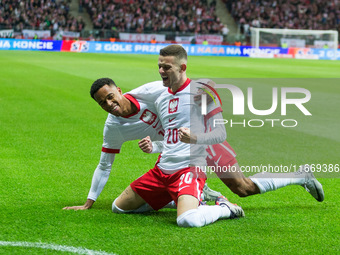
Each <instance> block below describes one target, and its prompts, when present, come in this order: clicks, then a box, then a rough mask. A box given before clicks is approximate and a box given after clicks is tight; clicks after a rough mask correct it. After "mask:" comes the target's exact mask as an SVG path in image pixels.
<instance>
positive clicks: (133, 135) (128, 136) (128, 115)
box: [64, 78, 221, 210]
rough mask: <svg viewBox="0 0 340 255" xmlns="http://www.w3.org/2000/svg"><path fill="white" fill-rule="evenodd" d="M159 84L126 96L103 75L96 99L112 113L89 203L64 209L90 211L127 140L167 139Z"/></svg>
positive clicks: (207, 191) (96, 84) (95, 90)
mask: <svg viewBox="0 0 340 255" xmlns="http://www.w3.org/2000/svg"><path fill="white" fill-rule="evenodd" d="M159 83H160V82H151V83H148V84H145V85H143V86H140V87H138V88H136V89H134V90H132V91H130V92H129V93H127V94H124V95H123V94H122V91H121V89H120V88H119V87H117V86H116V85H115V83H114V81H113V80H112V79H109V78H101V79H98V80H96V81H95V82H94V83H93V84H92V86H91V91H90V94H91V96H92V98H93V99H95V100H96V102H97V103H98V104H99V105H100V106H101V107H102V108H103V109H104V110H105V111H106V112H108V113H109V114H108V117H107V120H106V122H105V127H104V142H103V146H102V152H101V157H100V162H99V164H98V166H97V168H96V169H95V171H94V174H93V178H92V183H91V188H90V191H89V194H88V197H87V200H86V202H85V204H84V205H81V206H70V207H65V208H64V209H73V210H86V209H90V208H91V207H92V205H93V203H94V202H95V201H96V200H97V198H98V197H99V195H100V193H101V192H102V190H103V188H104V186H105V185H106V183H107V181H108V178H109V175H110V172H111V168H112V164H113V162H114V159H115V156H116V154H118V153H120V148H121V146H122V144H123V143H124V142H126V141H130V140H136V139H142V138H144V137H145V136H151V137H152V139H153V140H155V141H159V140H163V139H164V130H163V128H162V125H161V123H160V120H159V118H158V115H157V114H156V109H155V106H154V102H155V101H156V99H157V98H158V97H159V95H160V94H161V93H162V92H163V91H165V90H166V88H165V87H163V86H161V85H160V84H159ZM135 95H138V97H137V96H135ZM204 191H205V192H204V195H205V197H206V198H207V197H208V198H209V197H215V198H217V197H218V196H220V195H221V194H220V193H219V192H216V191H213V190H211V189H210V188H209V187H208V186H206V185H205V187H204ZM170 206H171V205H170ZM149 209H150V208H148V207H147V205H146V206H145V207H144V210H149ZM141 210H142V209H141Z"/></svg>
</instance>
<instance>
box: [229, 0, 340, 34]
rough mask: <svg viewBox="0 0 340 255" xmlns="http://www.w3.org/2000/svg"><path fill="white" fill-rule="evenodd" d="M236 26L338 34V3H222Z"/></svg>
mask: <svg viewBox="0 0 340 255" xmlns="http://www.w3.org/2000/svg"><path fill="white" fill-rule="evenodd" d="M223 1H224V3H225V4H226V6H227V8H228V10H229V12H230V13H231V15H232V16H233V17H234V19H235V21H236V23H237V24H238V25H239V27H240V29H241V32H242V33H244V34H245V35H247V34H249V28H250V27H263V28H289V29H313V30H328V29H333V30H334V29H337V30H338V31H339V32H340V1H339V0H329V1H323V0H237V1H236V0H223Z"/></svg>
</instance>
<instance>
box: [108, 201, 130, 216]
mask: <svg viewBox="0 0 340 255" xmlns="http://www.w3.org/2000/svg"><path fill="white" fill-rule="evenodd" d="M116 200H117V199H115V201H113V203H112V212H113V213H128V212H129V211H125V210H123V209H120V208H119V207H118V206H117V205H116Z"/></svg>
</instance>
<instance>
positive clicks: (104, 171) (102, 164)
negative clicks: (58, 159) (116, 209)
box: [87, 116, 124, 201]
mask: <svg viewBox="0 0 340 255" xmlns="http://www.w3.org/2000/svg"><path fill="white" fill-rule="evenodd" d="M123 142H124V141H123V138H122V136H121V134H120V132H119V129H118V128H117V127H115V125H114V124H112V123H110V116H109V117H108V119H107V121H106V123H105V126H104V142H103V146H102V152H101V155H100V161H99V164H98V166H97V168H96V169H95V171H94V173H93V177H92V182H91V188H90V191H89V194H88V196H87V198H88V199H91V200H93V201H96V200H97V198H98V196H99V195H100V193H101V192H102V191H103V189H104V187H105V185H106V183H107V181H108V179H109V176H110V173H111V168H112V164H113V162H114V159H115V155H116V154H117V153H119V152H120V148H121V146H122V144H123Z"/></svg>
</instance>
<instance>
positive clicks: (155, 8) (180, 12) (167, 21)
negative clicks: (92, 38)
mask: <svg viewBox="0 0 340 255" xmlns="http://www.w3.org/2000/svg"><path fill="white" fill-rule="evenodd" d="M83 6H84V7H85V8H86V9H87V11H88V12H89V14H90V16H91V17H92V21H93V25H94V28H96V29H113V30H117V31H119V32H137V33H141V32H183V33H187V32H189V33H201V34H207V33H211V34H217V33H221V32H222V28H223V24H222V23H221V22H220V20H219V18H218V17H217V16H216V13H215V7H216V1H215V0H214V1H212V2H211V3H210V4H208V3H207V0H186V1H184V0H179V1H165V0H145V1H144V0H124V1H120V0H111V1H110V0H108V1H102V0H84V1H83Z"/></svg>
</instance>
